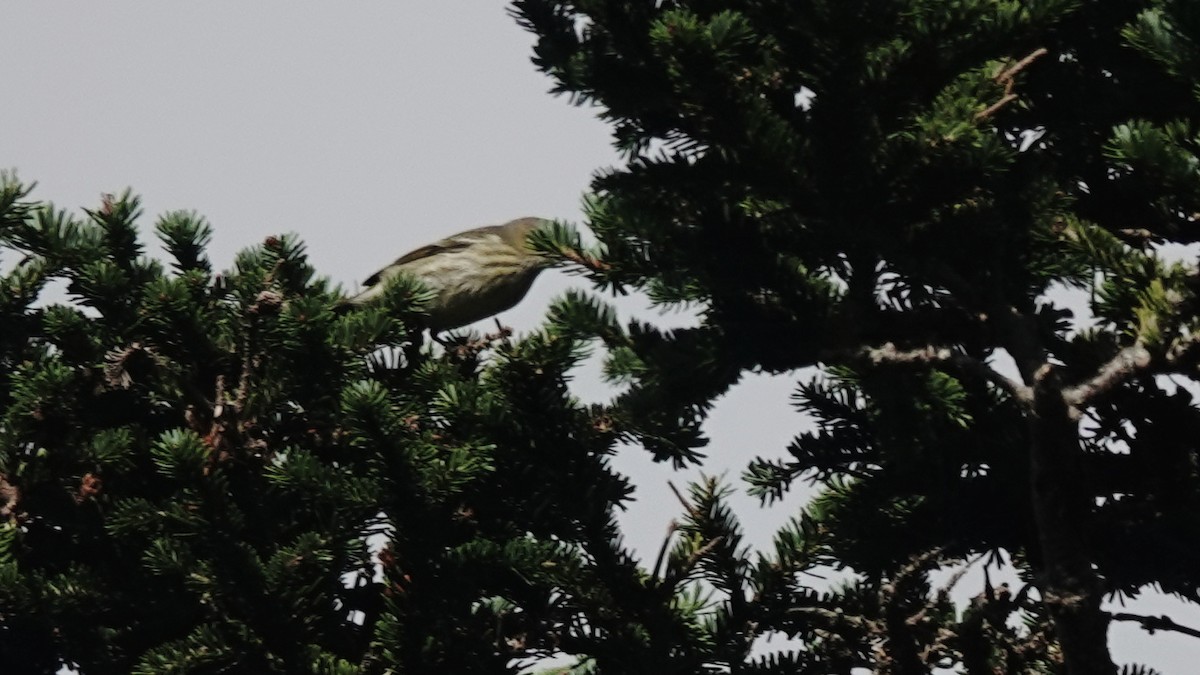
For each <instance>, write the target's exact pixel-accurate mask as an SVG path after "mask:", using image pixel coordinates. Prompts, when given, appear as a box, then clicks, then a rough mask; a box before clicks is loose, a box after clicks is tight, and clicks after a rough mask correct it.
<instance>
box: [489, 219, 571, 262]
mask: <svg viewBox="0 0 1200 675" xmlns="http://www.w3.org/2000/svg"><path fill="white" fill-rule="evenodd" d="M550 225H551V221H549V220H547V219H545V218H517V219H516V220H510V221H508V222H507V223H505V224H504V225H501V226H500V236H501V237H502V238H503V239H504V241H505V243H507V244H508V245H509V246H512V247H513V248H515V249H517V250H520V251H523V252H526V253H529V254H531V255H534V256H537V258H536V259H537V260H538V261H539V262H540V263H541V264H540V266H541V267H553V266H555V265H556V264H558V262H559V261H557V260H555V259H554V258H551V257H550V256H547V255H546V254H544V253H542V252H541V251H538V250H536V249H535V248H534V247H533V242H531V241H530V240H529V236H530V235H531V234H533V233H534V232H535V231H537V230H539V229H542V228H548V227H550Z"/></svg>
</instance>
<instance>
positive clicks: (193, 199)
mask: <svg viewBox="0 0 1200 675" xmlns="http://www.w3.org/2000/svg"><path fill="white" fill-rule="evenodd" d="M505 7H506V4H505V3H504V2H501V1H500V0H483V1H480V0H473V1H472V2H467V1H465V0H442V1H441V2H421V3H417V2H411V1H409V2H397V1H392V2H382V1H379V0H363V1H360V2H353V3H346V2H338V3H335V2H329V1H327V0H322V1H319V2H318V1H312V2H307V3H286V2H281V1H279V0H268V1H260V2H255V3H246V2H230V1H229V0H217V1H210V2H205V3H182V2H156V3H151V2H132V1H130V0H109V1H108V2H102V3H100V2H83V1H80V0H76V1H74V2H68V1H63V2H53V3H50V2H8V3H4V5H3V6H2V7H0V25H3V26H4V27H5V31H4V38H3V40H0V81H2V82H3V83H4V85H5V99H6V100H5V102H4V104H3V106H0V168H3V167H11V168H16V169H17V170H18V171H19V174H20V176H21V177H22V178H23V179H24V180H26V181H30V180H36V181H38V183H39V187H38V190H37V192H36V193H35V196H36V197H38V198H41V199H48V200H52V201H54V202H55V203H56V204H58V205H60V206H64V207H69V208H73V209H77V208H79V207H93V206H95V205H97V204H98V202H99V196H100V193H102V192H116V191H119V190H121V189H123V188H124V187H126V186H131V187H133V188H134V190H135V191H136V192H138V193H139V194H141V195H142V197H143V199H144V205H145V210H146V217H145V218H144V220H143V221H142V226H143V228H144V230H147V231H148V230H149V229H150V228H151V227H152V225H153V222H154V218H155V217H156V216H157V215H158V214H161V213H163V212H165V211H168V210H174V209H195V210H196V211H199V212H200V213H202V214H204V215H205V216H206V217H207V218H208V219H209V220H210V221H211V222H212V224H213V225H214V227H215V228H216V236H215V238H214V244H213V247H212V249H211V251H210V253H211V256H212V259H213V261H214V263H215V264H216V265H217V266H218V267H228V266H230V265H231V264H232V261H233V255H234V253H235V251H237V250H238V249H240V248H243V247H246V246H248V245H251V244H253V243H257V242H260V241H261V240H262V239H263V238H264V237H266V236H267V235H270V234H277V233H280V232H289V231H290V232H296V233H298V234H299V235H300V236H301V237H302V238H303V239H304V240H305V241H306V242H307V243H308V247H309V251H310V254H311V258H312V260H313V262H314V264H315V265H316V266H317V268H318V270H319V271H320V272H321V273H322V274H324V275H327V276H329V277H331V278H332V279H333V280H334V281H336V282H339V283H341V284H343V285H344V286H346V287H351V286H353V285H354V284H355V283H358V282H360V281H361V280H362V279H363V278H365V277H366V276H367V275H368V274H370V273H371V272H373V271H374V270H375V269H377V268H378V267H380V266H381V265H383V264H385V263H387V262H389V261H390V260H392V259H393V258H395V257H396V256H398V255H400V254H401V253H404V252H405V251H407V250H409V249H411V248H413V247H415V246H418V245H421V244H423V243H427V242H429V241H432V240H434V239H437V238H440V237H442V236H444V235H446V234H449V233H451V232H455V231H458V230H461V229H466V228H469V227H475V226H477V225H484V224H488V223H496V222H502V221H505V220H508V219H511V218H514V217H519V216H525V215H537V216H545V217H552V218H565V219H568V220H572V221H575V222H579V221H580V218H581V216H580V211H579V203H580V198H581V196H582V194H583V193H584V192H585V190H586V189H587V186H588V183H589V180H590V178H591V175H592V173H593V172H594V171H595V170H597V169H599V168H602V167H604V166H608V165H612V164H615V163H616V162H617V157H616V154H615V153H614V152H613V150H612V149H611V148H610V146H609V134H608V129H607V127H606V126H605V125H604V124H603V123H601V122H600V121H598V120H597V119H595V116H594V114H593V112H592V111H589V110H587V109H580V108H574V107H571V106H570V105H568V104H567V102H566V101H565V100H563V99H555V98H551V97H550V96H549V95H548V94H547V93H546V92H547V90H548V88H549V86H550V80H549V79H548V78H546V77H544V76H543V75H541V74H540V73H538V72H537V71H536V70H535V69H534V67H533V66H532V64H531V63H530V62H529V57H530V55H531V45H532V38H531V37H530V36H529V35H527V34H526V33H524V32H523V31H521V30H520V29H519V28H518V27H517V26H516V24H515V22H513V21H512V20H511V19H510V18H508V16H507V15H506V14H505ZM573 283H574V284H577V283H578V282H573V281H572V280H569V279H567V278H565V277H563V276H555V275H544V276H543V278H542V279H540V280H539V281H538V283H537V284H536V285H535V287H534V291H533V293H532V294H531V296H530V297H529V298H528V299H527V300H526V301H525V302H524V303H522V304H521V305H520V306H519V307H518V308H516V309H515V310H513V311H511V312H509V313H507V314H506V315H504V316H503V317H502V318H503V319H504V321H505V322H506V323H508V324H511V325H513V326H515V327H516V328H517V329H518V330H522V329H529V328H531V327H532V326H534V325H536V323H537V322H538V320H539V319H540V317H541V315H542V313H543V312H544V310H545V308H546V304H547V303H548V302H549V300H550V299H551V298H552V297H554V296H555V295H557V294H558V293H561V292H562V290H563V289H565V288H567V287H568V286H569V285H572V284H573ZM620 306H621V308H622V309H623V310H624V311H625V312H626V313H627V314H628V313H630V312H634V313H637V314H638V315H639V316H642V317H645V318H653V320H655V321H658V322H660V323H664V324H669V325H678V324H679V323H682V322H686V321H687V317H680V316H666V317H659V316H658V315H656V314H654V313H649V312H646V311H645V309H644V305H643V304H640V303H639V302H637V301H625V302H622V303H621V304H620ZM792 387H793V379H789V378H781V377H776V378H769V377H761V376H751V377H749V378H748V379H747V382H745V383H744V384H742V385H740V386H739V387H738V388H737V389H736V390H735V391H734V392H733V393H732V394H731V395H730V396H728V397H726V398H725V399H723V400H722V401H721V402H720V403H719V404H718V406H717V407H716V409H715V410H714V412H713V415H712V417H711V419H710V421H709V423H708V426H707V429H708V431H709V433H710V435H711V437H712V439H713V443H712V446H711V448H710V450H709V455H710V457H711V458H712V459H711V461H710V462H709V463H708V465H707V466H706V467H704V469H703V470H704V471H705V472H706V473H708V474H720V473H723V472H727V475H728V477H729V478H730V479H731V480H736V479H737V477H738V475H739V474H740V473H741V470H742V468H743V467H744V466H745V463H746V462H747V461H748V460H749V459H750V458H751V457H753V456H755V455H758V454H762V455H766V456H773V457H777V456H781V455H783V448H784V446H785V445H786V443H787V442H788V440H789V439H790V438H791V437H792V436H793V435H794V434H795V433H796V432H797V431H798V430H799V429H800V428H801V425H802V420H801V418H800V416H799V415H798V414H796V413H795V412H794V411H792V410H791V409H790V408H789V406H788V394H790V392H791V391H792ZM576 389H577V392H578V393H579V395H580V396H581V397H583V398H585V399H598V398H600V397H602V396H604V395H606V393H607V391H608V390H607V389H606V388H605V387H604V386H603V385H602V383H600V382H599V381H598V380H597V378H596V375H595V370H594V369H589V370H588V372H585V373H581V374H580V377H579V378H578V380H577V382H576ZM617 466H618V468H620V469H621V470H623V471H626V472H628V473H629V474H630V475H632V476H633V477H634V479H635V482H636V483H637V484H638V485H639V486H641V490H640V491H639V501H638V503H637V504H635V505H634V506H633V508H632V509H631V510H630V511H629V512H628V513H627V514H626V515H625V516H624V517H623V518H622V522H623V523H624V524H625V525H626V530H627V536H628V541H629V543H630V544H632V545H633V546H634V547H635V548H636V549H637V550H638V551H639V552H641V553H642V555H643V556H645V557H649V558H652V557H653V555H654V553H655V552H656V550H657V547H658V545H659V543H660V542H661V539H662V536H663V535H664V533H665V530H666V526H667V523H668V521H669V520H670V519H671V518H672V517H673V516H674V515H676V514H677V513H678V512H679V508H678V505H677V504H676V503H675V502H674V500H673V498H672V497H670V495H669V494H668V493H667V491H666V490H664V489H663V485H664V482H665V481H666V480H667V479H671V480H672V481H674V482H675V483H676V484H677V485H679V486H681V487H682V485H683V484H684V483H686V482H687V481H688V480H691V479H694V478H695V477H697V476H698V475H699V470H693V471H688V472H680V473H675V472H673V471H671V470H670V468H669V467H668V466H664V465H661V464H654V463H652V462H650V461H649V460H648V458H647V455H646V453H644V452H641V451H640V450H637V449H633V448H626V449H624V450H623V451H622V453H621V454H620V456H619V458H618V461H617ZM798 503H799V502H798V500H797V499H795V498H793V499H790V500H788V501H787V502H785V503H784V504H783V505H781V506H778V507H776V508H773V509H771V510H770V511H768V512H765V513H764V512H762V511H760V510H758V509H757V507H756V506H755V504H756V502H755V501H754V500H750V499H748V498H742V499H739V500H737V502H736V505H737V506H738V509H739V513H740V515H741V516H742V518H743V523H744V524H745V525H746V527H747V529H748V530H749V531H750V534H751V538H752V540H753V541H756V542H760V543H765V542H766V541H767V540H768V539H769V536H770V532H772V531H773V530H774V528H775V527H776V526H777V525H778V524H780V523H781V522H783V521H784V520H785V519H786V517H787V516H788V515H789V513H790V511H792V510H794V509H795V508H796V507H797V505H798ZM963 584H964V585H969V584H975V585H973V586H969V590H970V592H971V594H973V593H976V592H978V588H979V586H978V582H977V581H972V580H971V579H970V578H968V580H966V581H964V582H963ZM1138 609H1139V611H1146V612H1162V611H1166V610H1165V609H1163V608H1160V607H1159V605H1158V604H1151V605H1150V606H1147V607H1139V608H1138ZM1175 618H1176V619H1177V620H1181V621H1185V622H1190V623H1192V624H1195V625H1200V612H1198V611H1196V610H1195V609H1189V610H1188V611H1186V612H1179V613H1176V614H1175ZM1113 642H1114V652H1115V655H1116V656H1117V658H1118V659H1119V660H1121V661H1132V660H1140V661H1143V662H1146V663H1149V664H1150V665H1153V666H1155V667H1157V668H1159V669H1160V670H1162V671H1164V672H1165V673H1190V672H1193V671H1195V670H1197V668H1196V667H1195V662H1196V660H1197V659H1198V658H1200V641H1197V640H1193V639H1190V638H1184V637H1181V636H1177V635H1161V634H1160V635H1159V636H1155V637H1153V638H1146V637H1145V636H1143V635H1142V634H1141V633H1140V632H1139V631H1137V630H1136V629H1133V628H1132V627H1130V626H1122V627H1119V628H1117V629H1114V640H1113Z"/></svg>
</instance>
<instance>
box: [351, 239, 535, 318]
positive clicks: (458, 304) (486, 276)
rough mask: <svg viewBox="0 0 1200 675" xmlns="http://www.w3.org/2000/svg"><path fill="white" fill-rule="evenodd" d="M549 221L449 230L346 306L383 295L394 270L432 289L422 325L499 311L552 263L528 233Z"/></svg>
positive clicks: (376, 277)
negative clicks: (530, 239)
mask: <svg viewBox="0 0 1200 675" xmlns="http://www.w3.org/2000/svg"><path fill="white" fill-rule="evenodd" d="M548 222H549V221H547V220H544V219H542V218H518V219H517V220H513V221H509V222H507V223H505V224H503V225H488V226H486V227H477V228H475V229H473V230H467V231H466V232H459V233H458V234H452V235H450V236H449V237H446V238H445V239H442V240H441V241H438V242H434V243H432V244H429V245H427V246H422V247H421V248H418V249H416V250H415V251H412V252H410V253H406V254H405V255H402V256H400V257H399V258H397V259H396V262H394V263H392V264H390V265H388V266H387V267H384V268H383V269H381V270H379V271H378V272H376V273H375V274H372V275H371V276H370V277H369V278H367V280H366V281H365V282H363V285H364V286H365V287H366V288H364V289H363V290H362V291H360V292H359V293H358V294H356V295H354V296H352V297H350V298H348V299H346V300H344V301H343V302H342V305H343V308H344V306H345V305H364V304H368V303H370V302H372V301H373V300H376V299H377V298H379V297H380V296H382V295H383V289H384V287H385V286H387V282H388V281H390V280H391V279H393V278H395V277H396V275H398V274H408V275H411V276H413V277H415V278H416V279H418V280H420V281H421V282H422V283H424V284H425V286H426V287H427V288H428V289H429V290H430V291H432V292H433V301H432V302H430V303H429V305H427V307H426V309H427V310H428V313H429V316H428V320H427V321H426V324H425V327H426V328H428V329H429V330H430V332H431V333H438V332H441V331H444V330H451V329H454V328H458V327H459V326H465V325H467V324H469V323H474V322H475V321H478V320H480V319H486V318H488V317H489V316H493V315H495V314H499V313H500V312H503V311H504V310H506V309H509V308H511V307H512V306H513V305H516V304H517V303H518V302H520V301H521V298H523V297H525V293H526V292H528V291H529V287H530V286H532V285H533V280H534V279H535V278H537V275H538V273H539V272H541V271H542V270H544V269H546V268H547V267H550V266H551V265H552V264H553V263H552V261H551V260H550V259H549V258H546V257H545V256H543V255H542V254H540V253H538V252H537V251H535V250H533V248H531V247H530V245H529V241H528V237H529V234H530V233H531V232H533V231H534V230H535V229H537V228H538V227H540V226H542V225H544V224H547V223H548Z"/></svg>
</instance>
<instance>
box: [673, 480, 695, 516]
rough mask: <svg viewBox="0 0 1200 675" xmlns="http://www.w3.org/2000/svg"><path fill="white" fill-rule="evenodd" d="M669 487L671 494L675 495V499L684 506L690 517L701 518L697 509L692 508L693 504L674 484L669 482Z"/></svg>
mask: <svg viewBox="0 0 1200 675" xmlns="http://www.w3.org/2000/svg"><path fill="white" fill-rule="evenodd" d="M667 487H669V488H671V492H674V493H675V498H676V499H678V500H679V503H680V504H683V508H684V510H685V511H687V512H688V515H689V516H691V517H693V518H696V517H699V515H700V513H699V512H698V511H696V507H694V506H692V504H691V502H689V501H688V500H687V498H686V497H684V496H683V493H682V492H680V491H679V488H677V487H675V484H674V483H672V482H671V481H667Z"/></svg>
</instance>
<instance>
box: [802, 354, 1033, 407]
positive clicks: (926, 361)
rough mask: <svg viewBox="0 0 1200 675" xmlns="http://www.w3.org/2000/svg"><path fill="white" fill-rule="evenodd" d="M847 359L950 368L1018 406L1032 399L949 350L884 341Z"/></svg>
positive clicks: (987, 369)
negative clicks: (903, 346)
mask: <svg viewBox="0 0 1200 675" xmlns="http://www.w3.org/2000/svg"><path fill="white" fill-rule="evenodd" d="M824 358H825V357H824V356H823V359H824ZM828 360H834V359H828ZM849 360H852V361H861V362H865V363H866V364H867V365H870V366H881V365H924V366H929V367H940V366H950V367H952V368H955V369H957V370H959V371H961V372H964V373H970V374H972V375H975V376H977V377H980V378H982V379H984V380H987V381H988V382H991V383H992V384H994V385H996V386H997V387H999V388H1000V389H1001V390H1003V391H1004V392H1005V393H1007V394H1008V395H1009V396H1011V397H1012V398H1013V399H1014V400H1016V401H1018V402H1020V403H1022V404H1028V403H1029V402H1031V401H1032V400H1033V392H1032V390H1031V389H1030V388H1029V387H1027V386H1025V385H1024V384H1021V383H1020V382H1017V381H1016V380H1013V379H1012V378H1009V377H1007V376H1005V375H1003V374H1001V373H1000V372H998V371H996V370H995V369H994V368H992V367H991V366H989V365H987V364H986V363H984V362H983V361H980V360H979V359H976V358H974V357H971V356H968V355H966V354H963V353H961V352H957V351H955V350H954V349H953V348H951V347H940V346H937V345H926V346H924V347H917V348H915V349H908V350H901V349H898V348H897V347H896V345H895V344H894V343H892V342H887V343H884V344H883V345H882V346H880V347H863V348H862V349H859V350H857V351H856V352H853V353H851V355H850V358H849Z"/></svg>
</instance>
